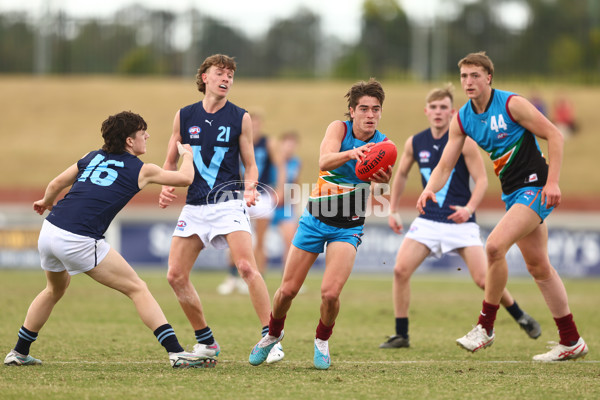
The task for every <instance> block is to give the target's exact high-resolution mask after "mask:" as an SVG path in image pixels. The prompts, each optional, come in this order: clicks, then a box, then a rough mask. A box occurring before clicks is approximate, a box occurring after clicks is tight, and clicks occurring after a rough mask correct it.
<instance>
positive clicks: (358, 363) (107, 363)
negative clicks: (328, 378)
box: [43, 359, 600, 367]
mask: <svg viewBox="0 0 600 400" xmlns="http://www.w3.org/2000/svg"><path fill="white" fill-rule="evenodd" d="M217 361H218V363H217V367H218V366H219V364H221V363H223V364H248V365H250V364H249V363H248V361H241V360H219V359H217ZM310 361H311V360H307V361H287V360H284V361H281V362H278V363H277V364H290V365H296V364H298V365H301V364H306V363H310ZM569 361H571V360H569ZM573 362H574V363H577V364H598V363H600V360H589V361H586V360H574V361H573ZM333 363H334V364H348V365H376V364H378V365H403V364H422V365H425V364H460V363H471V364H535V365H544V364H557V363H561V364H569V363H568V362H565V361H554V362H550V363H548V362H540V361H517V360H490V361H483V360H396V361H347V360H345V361H344V360H342V361H335V362H333ZM43 364H47V365H52V364H58V365H64V364H91V365H130V364H140V365H142V364H168V360H165V361H158V360H150V361H44V362H43ZM265 365H268V364H265Z"/></svg>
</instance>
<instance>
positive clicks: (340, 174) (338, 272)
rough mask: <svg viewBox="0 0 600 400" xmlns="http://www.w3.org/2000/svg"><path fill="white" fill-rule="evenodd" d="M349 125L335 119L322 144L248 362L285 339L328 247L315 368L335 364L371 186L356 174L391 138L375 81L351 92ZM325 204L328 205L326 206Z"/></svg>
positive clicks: (385, 178) (383, 176) (381, 177)
mask: <svg viewBox="0 0 600 400" xmlns="http://www.w3.org/2000/svg"><path fill="white" fill-rule="evenodd" d="M346 97H347V98H348V113H347V114H346V115H347V116H348V117H349V120H348V121H345V122H343V121H333V122H332V123H331V124H329V126H328V127H327V131H326V132H325V137H324V138H323V141H322V142H321V149H320V156H319V169H320V172H319V180H318V184H317V187H316V188H315V190H314V191H313V193H312V194H311V198H310V200H309V204H308V206H307V208H306V210H305V211H304V214H303V215H302V217H301V218H300V222H299V226H298V230H297V231H296V235H295V236H294V240H293V242H292V246H291V248H290V251H289V253H288V256H287V260H286V264H285V269H284V271H283V279H282V281H281V285H280V287H279V289H277V292H276V293H275V296H274V298H273V309H272V311H271V319H270V321H269V334H268V335H267V336H265V337H264V338H263V339H262V340H261V341H259V342H258V343H257V344H256V345H255V346H254V348H253V349H252V351H251V353H250V356H249V362H250V364H252V365H259V364H262V363H263V362H264V361H265V360H266V359H267V356H268V354H269V352H270V351H271V349H273V348H274V347H275V346H276V344H277V343H279V342H280V341H281V339H283V327H284V322H285V318H286V315H287V312H288V310H289V309H290V307H291V305H292V301H293V299H294V298H295V297H296V295H297V294H298V292H299V291H300V288H301V287H302V284H303V283H304V280H305V279H306V275H307V274H308V271H309V270H310V268H311V267H312V265H313V263H314V262H315V261H316V259H317V257H318V256H319V254H320V253H322V252H323V251H324V247H325V245H327V255H326V259H325V264H326V265H325V272H324V274H323V282H322V283H321V307H320V319H319V322H318V325H317V329H316V335H315V342H314V347H313V349H314V356H313V365H314V366H315V368H317V369H328V368H329V366H330V365H331V357H330V353H329V338H330V336H331V334H332V332H333V326H334V324H335V320H336V318H337V315H338V313H339V310H340V294H341V292H342V289H343V287H344V284H345V283H346V281H347V280H348V277H349V276H350V273H351V272H352V267H353V266H354V259H355V257H356V251H357V249H358V246H359V244H360V243H361V240H362V239H361V238H362V235H363V224H364V218H365V207H366V201H363V200H366V197H367V196H368V194H369V191H370V182H363V181H361V180H360V179H358V177H357V176H356V172H355V165H356V162H357V161H360V160H361V159H362V158H363V157H364V155H365V154H366V153H367V152H368V151H369V149H370V148H371V147H372V146H374V145H375V143H378V142H381V141H384V140H387V138H386V137H385V135H384V134H383V133H381V132H379V131H378V130H377V126H378V124H379V120H380V119H381V111H382V106H383V100H384V98H385V93H384V91H383V88H382V87H381V84H380V83H379V82H377V81H376V80H374V79H371V80H369V81H368V82H358V83H356V84H355V85H353V86H352V87H351V88H350V90H349V91H348V93H347V94H346ZM391 175H392V167H391V166H390V167H388V169H387V170H383V169H380V170H379V171H377V172H376V173H375V175H373V177H372V178H371V181H372V182H376V183H387V182H389V180H390V177H391ZM321 205H324V206H321Z"/></svg>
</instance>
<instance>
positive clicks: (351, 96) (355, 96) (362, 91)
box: [344, 78, 385, 121]
mask: <svg viewBox="0 0 600 400" xmlns="http://www.w3.org/2000/svg"><path fill="white" fill-rule="evenodd" d="M364 96H369V97H375V98H376V99H377V100H379V105H381V106H383V100H385V92H384V91H383V87H382V86H381V83H379V82H378V81H376V80H375V78H371V79H369V81H368V82H365V81H360V82H357V83H355V84H354V85H352V87H351V88H350V90H348V93H346V95H345V96H344V97H346V98H348V112H346V114H344V115H345V116H346V117H347V118H348V119H349V120H350V121H352V120H353V118H352V116H351V115H350V109H351V108H352V109H354V108H356V106H357V104H358V101H359V100H360V99H361V98H362V97H364Z"/></svg>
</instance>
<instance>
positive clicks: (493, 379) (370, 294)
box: [0, 270, 600, 400]
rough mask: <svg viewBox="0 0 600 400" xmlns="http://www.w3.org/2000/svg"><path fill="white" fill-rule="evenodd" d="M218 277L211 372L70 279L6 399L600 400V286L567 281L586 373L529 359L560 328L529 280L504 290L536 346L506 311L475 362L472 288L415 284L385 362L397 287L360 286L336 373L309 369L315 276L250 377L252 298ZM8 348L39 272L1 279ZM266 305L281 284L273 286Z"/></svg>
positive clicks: (167, 298)
mask: <svg viewBox="0 0 600 400" xmlns="http://www.w3.org/2000/svg"><path fill="white" fill-rule="evenodd" d="M140 275H141V276H142V277H143V278H144V279H145V280H146V282H147V283H148V285H149V287H150V290H151V291H152V293H153V294H154V296H155V297H156V298H157V300H158V302H159V303H160V304H161V306H162V307H163V310H164V312H165V314H166V315H167V318H168V319H169V321H170V323H171V324H172V325H173V327H174V328H175V330H176V332H177V333H178V336H179V338H180V341H181V342H182V345H184V347H186V348H191V346H192V345H193V332H192V331H191V328H190V327H189V325H188V323H187V320H186V319H185V317H184V315H183V312H182V311H181V309H180V308H179V305H178V304H177V302H176V300H175V297H174V295H173V293H172V291H171V289H170V287H169V285H168V283H167V281H166V279H165V271H164V270H162V271H155V270H141V271H140ZM223 276H224V272H223V273H220V272H217V273H215V272H211V273H209V272H197V273H194V274H193V281H194V284H195V285H196V288H197V289H198V291H199V293H200V295H201V298H202V301H203V304H204V307H205V310H206V313H207V318H208V320H209V324H210V326H211V328H212V330H213V332H214V333H215V335H216V338H217V340H218V341H219V343H220V344H221V348H222V353H221V355H220V357H219V364H218V365H217V367H216V368H214V369H206V370H202V369H192V370H173V369H171V368H170V366H169V363H168V360H167V357H166V353H165V352H164V350H163V349H162V348H161V347H160V345H159V344H158V343H157V342H156V340H155V338H154V336H153V335H152V333H151V332H150V331H149V330H148V329H146V327H145V326H144V325H143V324H142V323H141V321H140V320H139V318H138V317H137V314H136V313H135V309H134V307H133V304H132V303H131V302H130V301H129V300H128V299H127V298H125V297H124V296H123V295H121V294H119V293H117V292H113V291H111V290H110V289H108V288H105V287H103V286H101V285H99V284H97V283H95V282H93V281H92V280H91V279H90V278H88V277H87V276H76V277H75V278H74V279H73V280H72V282H71V287H70V288H69V291H68V292H67V294H66V295H65V297H64V298H63V299H62V300H61V302H60V303H59V304H58V305H57V307H56V308H55V310H54V313H53V315H52V317H51V318H50V320H49V322H48V323H47V325H46V326H45V327H44V329H43V330H42V331H41V333H40V335H39V338H38V341H37V342H36V343H34V344H33V346H32V354H33V355H34V356H36V357H38V358H41V359H42V360H43V362H44V365H42V366H40V367H20V368H19V367H3V368H2V373H0V398H2V399H28V398H44V399H96V398H106V399H115V398H123V399H132V398H140V399H158V398H169V397H171V398H172V397H177V398H211V399H259V398H261V399H265V398H278V399H313V400H314V399H340V398H343V399H424V398H430V399H555V398H556V399H559V398H569V399H597V398H598V397H600V362H599V360H600V358H599V357H598V354H599V353H598V351H600V350H598V349H600V339H599V338H598V332H599V331H600V321H599V319H598V316H597V311H596V308H595V307H596V305H597V304H599V303H600V293H599V292H598V284H599V283H600V282H599V281H598V280H594V279H586V280H568V281H566V282H565V284H566V286H567V290H568V292H569V295H570V304H571V309H572V311H573V313H574V315H575V318H576V321H577V324H578V328H579V331H580V333H581V334H582V336H583V337H584V338H585V339H586V341H587V343H588V345H589V347H590V349H591V350H590V354H589V355H588V356H587V358H586V359H585V360H583V361H577V362H564V363H550V364H541V363H534V362H532V361H530V360H531V357H532V356H533V355H535V354H538V353H541V352H544V351H545V346H546V342H547V341H550V340H557V334H556V327H555V325H554V323H553V321H552V318H551V316H550V314H549V312H548V310H547V309H546V307H545V304H544V302H543V300H542V297H541V294H540V293H539V291H538V290H537V288H536V286H535V284H534V283H533V281H532V280H530V279H511V280H510V281H509V289H510V290H511V291H512V293H513V295H514V296H515V298H516V299H517V301H518V302H519V303H520V304H521V306H522V307H523V308H524V309H525V310H526V311H528V312H529V313H530V314H532V315H533V316H534V317H536V318H537V319H538V320H539V322H540V323H541V325H542V329H543V334H542V336H541V337H540V338H539V339H538V340H532V339H529V338H528V337H527V336H526V335H525V333H524V332H523V331H521V330H520V329H519V328H518V327H517V325H516V323H515V322H514V321H513V320H512V318H510V316H509V315H508V313H506V312H505V311H502V310H500V312H499V314H498V320H497V324H496V329H497V330H496V335H497V338H496V343H495V344H494V345H493V346H492V347H491V348H489V349H486V350H484V351H481V352H478V353H476V354H469V353H467V352H465V351H464V350H461V349H460V348H458V347H457V346H456V345H455V339H456V338H458V337H460V336H462V335H464V334H465V333H466V332H467V331H468V330H470V329H471V326H472V324H473V323H475V321H476V317H477V313H478V312H479V309H480V304H481V300H482V298H483V295H482V292H481V291H479V289H477V288H476V287H475V285H474V284H473V283H472V282H471V281H470V280H468V278H467V276H466V274H465V276H464V279H457V278H448V277H444V276H443V275H440V276H431V275H417V276H416V277H415V278H414V280H413V285H412V290H413V298H412V307H411V329H410V332H411V345H412V347H411V348H410V349H394V350H381V349H378V345H379V343H381V342H382V341H384V340H385V336H386V335H391V334H392V333H393V311H392V299H391V286H392V285H391V274H390V276H383V275H379V276H366V275H360V274H355V275H353V276H352V277H351V278H350V280H349V282H348V284H347V285H346V287H345V288H344V292H343V293H342V298H341V302H342V308H341V312H340V315H339V317H338V320H337V323H336V326H335V329H334V333H333V336H332V338H331V340H330V348H331V357H332V366H331V368H330V369H329V370H327V371H319V370H316V369H314V368H313V366H312V353H313V338H314V332H315V328H316V324H317V322H318V316H319V311H318V310H319V303H320V299H319V297H320V296H319V287H320V278H321V273H320V272H319V271H315V272H313V273H311V274H310V275H309V277H308V280H307V282H306V289H307V290H306V292H305V293H303V294H301V295H299V296H298V297H297V299H296V300H295V302H294V304H293V306H292V309H291V310H290V313H289V314H288V319H287V321H286V327H285V331H286V337H285V339H284V341H283V347H284V350H285V351H286V357H285V359H284V360H283V361H281V362H280V363H278V364H274V365H262V366H259V367H253V366H251V365H250V364H249V363H248V354H249V352H250V350H251V348H252V346H253V345H254V344H255V342H256V341H257V340H258V339H259V337H260V326H259V323H258V321H257V319H256V317H255V314H254V312H253V310H252V308H251V305H250V302H249V300H248V297H247V296H244V295H239V294H236V295H233V296H220V295H218V294H217V293H216V290H215V288H216V286H217V285H218V284H219V283H220V281H221V279H222V278H223ZM0 281H1V282H2V291H0V309H1V310H2V311H1V313H0V343H1V344H2V349H4V351H5V353H7V352H8V351H9V350H10V349H11V348H12V346H14V344H15V341H16V337H17V331H18V329H19V327H20V326H21V324H22V322H23V318H24V316H25V313H26V311H27V307H28V306H29V303H30V302H31V300H32V299H33V297H34V296H35V295H36V294H37V293H38V292H39V291H40V290H41V289H42V287H43V286H44V284H45V283H44V277H43V273H42V272H41V271H16V270H0ZM267 284H268V286H269V291H270V292H271V293H273V292H274V290H275V289H276V288H277V286H278V284H279V275H278V273H277V272H272V273H270V274H269V275H268V277H267Z"/></svg>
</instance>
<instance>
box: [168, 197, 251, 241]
mask: <svg viewBox="0 0 600 400" xmlns="http://www.w3.org/2000/svg"><path fill="white" fill-rule="evenodd" d="M235 231H245V232H248V233H250V234H251V233H252V231H251V229H250V220H249V219H248V213H247V212H246V207H245V205H244V202H243V201H242V200H229V201H225V202H222V203H216V204H205V205H201V206H193V205H190V204H186V205H185V206H183V209H182V210H181V215H179V220H178V221H177V226H176V227H175V231H174V232H173V236H178V237H190V236H192V235H198V237H199V238H200V240H201V241H202V243H203V244H204V246H208V245H211V246H212V247H214V248H216V249H226V248H227V247H228V246H227V240H226V239H225V235H227V234H229V233H231V232H235Z"/></svg>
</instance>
